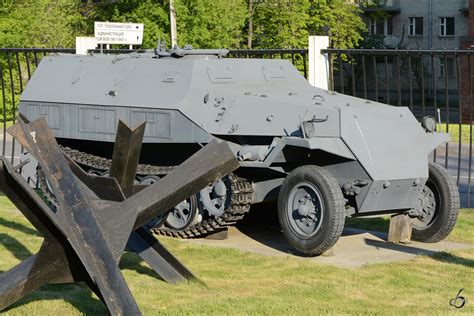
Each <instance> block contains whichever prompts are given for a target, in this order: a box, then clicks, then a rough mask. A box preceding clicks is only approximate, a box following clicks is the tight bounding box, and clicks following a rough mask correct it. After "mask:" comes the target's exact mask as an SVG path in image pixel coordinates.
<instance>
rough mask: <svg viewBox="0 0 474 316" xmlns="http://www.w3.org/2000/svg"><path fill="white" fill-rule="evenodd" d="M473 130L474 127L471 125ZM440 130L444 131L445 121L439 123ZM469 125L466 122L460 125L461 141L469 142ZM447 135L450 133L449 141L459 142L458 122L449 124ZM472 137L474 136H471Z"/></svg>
mask: <svg viewBox="0 0 474 316" xmlns="http://www.w3.org/2000/svg"><path fill="white" fill-rule="evenodd" d="M473 130H474V127H473ZM441 132H446V123H443V124H441ZM470 134H472V133H470V126H469V125H468V124H462V125H461V136H462V137H461V143H463V144H469V141H470V137H469V135H470ZM449 135H451V138H452V139H451V141H453V142H456V143H457V142H459V124H449ZM472 139H474V137H472Z"/></svg>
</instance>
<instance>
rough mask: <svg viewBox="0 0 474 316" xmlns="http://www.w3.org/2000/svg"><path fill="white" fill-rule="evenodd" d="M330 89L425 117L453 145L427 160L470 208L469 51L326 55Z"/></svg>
mask: <svg viewBox="0 0 474 316" xmlns="http://www.w3.org/2000/svg"><path fill="white" fill-rule="evenodd" d="M323 53H325V54H327V56H328V60H329V86H330V89H332V90H334V91H336V92H339V93H343V94H349V95H353V96H357V97H361V98H365V99H370V100H373V101H379V102H383V103H387V104H391V105H394V106H407V107H409V108H410V109H411V110H412V112H413V113H414V114H415V116H416V117H418V118H420V117H422V116H426V115H430V116H433V117H434V118H436V120H437V121H438V122H440V124H438V129H441V130H443V131H446V132H448V133H450V134H451V136H452V138H453V140H452V141H451V142H449V143H447V144H446V145H443V146H441V147H439V148H438V149H437V150H435V151H434V152H433V153H432V155H431V157H430V159H432V161H434V162H438V163H440V164H442V165H444V167H446V169H448V171H449V172H450V174H451V175H453V176H454V177H455V179H456V181H457V183H458V186H459V188H460V192H461V197H462V206H465V207H470V206H471V199H472V197H474V196H473V192H472V189H471V183H472V149H473V148H472V146H473V144H472V138H473V130H472V129H473V126H472V124H473V122H472V118H473V88H474V82H473V81H474V80H473V75H474V73H473V70H474V60H473V57H474V50H473V51H469V50H453V51H448V50H374V49H371V50H361V49H327V50H324V51H323Z"/></svg>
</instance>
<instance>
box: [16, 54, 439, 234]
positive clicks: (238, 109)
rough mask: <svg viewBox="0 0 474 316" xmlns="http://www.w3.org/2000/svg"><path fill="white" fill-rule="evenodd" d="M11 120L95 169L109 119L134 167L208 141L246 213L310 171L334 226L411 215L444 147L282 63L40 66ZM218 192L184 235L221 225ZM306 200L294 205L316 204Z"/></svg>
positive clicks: (111, 59) (187, 59) (402, 115)
mask: <svg viewBox="0 0 474 316" xmlns="http://www.w3.org/2000/svg"><path fill="white" fill-rule="evenodd" d="M20 113H22V114H23V115H25V116H26V117H28V118H29V119H35V118H37V117H39V116H45V117H46V118H47V120H48V123H49V125H50V127H51V128H52V129H53V131H54V133H55V136H56V137H57V138H58V140H59V142H60V143H62V144H63V145H64V146H68V147H71V148H74V149H77V150H79V151H80V152H86V153H88V154H91V155H94V156H104V157H107V156H110V154H111V152H112V147H111V144H112V142H113V140H114V139H115V128H116V126H117V121H118V120H119V119H120V120H123V121H125V122H128V123H129V124H130V125H136V124H139V123H141V122H143V121H146V129H145V137H144V147H143V150H142V157H141V161H142V162H143V163H147V164H150V165H154V166H162V167H163V166H166V167H170V166H171V167H172V166H173V165H178V164H179V163H181V162H182V161H184V160H185V159H186V158H187V157H189V156H190V155H191V154H192V153H193V152H195V151H197V150H198V149H199V148H200V146H201V145H202V144H205V143H208V142H210V141H211V140H212V139H213V138H219V139H223V140H226V141H227V142H228V143H229V144H230V145H231V148H232V150H233V152H234V154H235V155H236V157H238V158H239V161H240V166H241V168H240V169H239V170H237V171H236V173H235V175H234V176H236V177H239V178H242V179H246V180H247V182H248V183H249V184H250V183H251V193H252V197H251V198H250V201H248V202H249V203H259V202H262V201H269V200H274V199H276V197H277V195H278V193H279V192H280V194H281V192H282V191H281V190H280V187H281V185H282V183H283V182H284V180H285V179H286V178H287V176H288V174H291V172H293V171H294V170H296V169H298V168H299V167H302V166H307V165H312V166H318V167H319V168H321V169H322V170H323V171H324V172H328V173H330V175H331V176H332V177H333V178H334V179H335V182H336V183H337V186H338V187H339V190H340V193H341V195H342V196H343V197H344V201H346V202H345V203H344V212H345V214H344V215H356V216H361V215H364V214H374V213H376V214H378V213H398V212H405V211H410V210H411V211H412V213H413V212H414V213H416V214H418V215H419V214H421V213H422V209H423V206H422V204H420V203H421V202H420V196H422V192H423V189H424V188H425V184H426V182H427V180H428V179H429V168H428V154H429V153H430V152H431V151H432V150H433V149H434V148H436V147H437V146H438V145H439V144H441V143H443V142H445V141H447V140H448V135H447V134H443V133H437V132H434V131H433V130H430V129H429V128H426V126H425V128H424V127H422V126H421V125H420V123H419V122H418V121H417V120H416V119H415V117H414V116H413V115H412V113H411V112H410V111H409V109H408V108H406V107H392V106H388V105H384V104H379V103H375V102H370V101H367V100H362V99H358V98H354V97H349V96H345V95H339V94H336V93H333V92H328V91H324V90H321V89H318V88H314V87H312V86H310V85H309V84H308V82H307V81H306V80H305V79H304V78H303V77H302V76H301V75H300V73H299V72H298V70H297V69H295V68H294V66H293V65H292V64H291V63H289V62H288V61H285V60H261V59H258V60H257V59H248V60H241V59H230V58H218V57H217V56H213V55H207V56H206V55H204V56H201V55H199V56H196V55H192V54H189V56H184V57H181V58H173V57H167V58H159V56H156V55H154V54H142V55H136V54H131V55H117V56H109V55H93V56H71V55H60V56H49V57H46V58H44V59H43V60H42V62H41V63H40V65H39V67H38V69H37V70H36V72H35V74H34V76H33V78H32V79H31V80H30V82H29V83H28V86H27V87H26V89H25V91H24V93H23V95H22V97H21V103H20ZM89 167H90V166H89ZM157 176H159V175H157ZM229 183H230V182H229V181H223V184H214V186H212V185H211V186H210V188H207V190H208V193H209V196H210V198H209V197H208V196H207V194H206V193H201V197H198V198H197V199H196V200H197V201H195V202H193V201H192V199H191V200H190V201H189V202H188V206H187V207H186V209H187V210H188V211H189V209H190V208H193V206H192V205H191V204H192V203H195V204H196V205H198V206H197V207H196V208H199V207H201V208H202V205H204V209H206V205H207V209H208V212H207V214H206V212H204V213H203V212H202V211H201V212H200V215H196V216H194V215H193V216H194V217H193V218H192V221H190V222H188V223H187V224H188V226H187V227H188V228H193V227H194V228H196V227H197V226H199V223H200V222H202V221H203V220H205V219H206V218H208V217H211V218H219V217H220V216H223V215H224V214H225V209H226V208H229V205H230V204H231V203H230V201H231V200H232V197H231V195H232V194H228V191H231V190H232V188H231V185H230V184H229ZM316 189H317V188H316ZM226 190H227V193H226ZM304 190H306V189H304ZM313 191H314V190H313ZM313 191H312V189H309V191H308V192H309V193H308V194H303V195H304V196H307V195H309V196H313V197H314V196H316V198H312V199H311V200H317V194H316V193H317V191H318V190H316V191H314V192H316V193H314V194H313V193H311V192H313ZM305 192H306V191H305ZM203 195H205V196H206V197H205V198H203ZM323 195H324V194H323ZM296 196H298V194H296ZM301 200H304V198H301V197H300V198H299V201H300V202H298V203H300V204H301V203H303V204H304V203H307V202H306V201H303V202H301ZM308 201H309V200H308ZM217 202H219V203H217ZM206 203H207V204H206ZM216 203H217V204H216ZM308 203H309V202H308ZM212 204H214V206H215V209H212ZM290 204H291V203H290ZM316 204H317V203H316ZM305 205H307V204H305ZM292 207H294V208H295V209H299V213H298V214H300V215H301V214H303V215H301V216H303V217H304V216H307V214H306V213H308V212H307V211H306V209H305V210H303V208H301V207H300V208H298V205H293V206H292ZM322 208H323V207H322V206H321V205H320V206H319V207H318V205H313V206H311V207H309V210H310V211H309V212H310V213H311V212H313V213H314V212H316V213H317V211H314V209H316V210H317V209H322ZM413 210H417V211H413ZM197 213H199V212H196V214H197ZM313 213H311V214H313ZM316 213H314V214H316ZM305 214H306V215H305ZM199 216H200V217H201V218H199ZM310 217H311V216H310ZM311 218H312V217H311ZM311 221H312V220H305V221H304V222H305V223H307V222H311ZM316 221H317V220H316ZM311 223H312V224H311V225H312V226H315V225H313V224H314V223H313V222H311ZM196 225H197V226H196ZM305 225H306V224H305ZM311 225H310V226H311ZM297 226H298V225H297Z"/></svg>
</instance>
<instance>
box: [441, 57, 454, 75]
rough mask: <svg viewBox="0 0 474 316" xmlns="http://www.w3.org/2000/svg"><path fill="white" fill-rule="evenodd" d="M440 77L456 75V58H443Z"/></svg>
mask: <svg viewBox="0 0 474 316" xmlns="http://www.w3.org/2000/svg"><path fill="white" fill-rule="evenodd" d="M439 75H440V77H445V76H446V75H447V76H448V77H454V58H446V59H444V58H441V59H440V63H439Z"/></svg>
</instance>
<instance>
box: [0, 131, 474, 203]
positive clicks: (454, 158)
mask: <svg viewBox="0 0 474 316" xmlns="http://www.w3.org/2000/svg"><path fill="white" fill-rule="evenodd" d="M14 149H15V150H14V152H13V158H14V161H15V163H18V162H19V159H20V156H21V148H20V146H19V144H18V143H17V142H15V148H14ZM2 150H3V137H2V135H1V134H0V153H2ZM12 150H13V142H12V138H11V137H10V136H8V137H7V139H6V142H5V156H6V157H7V158H10V159H11V157H12ZM458 155H459V150H458V144H456V143H450V144H449V146H448V165H447V167H448V168H447V169H448V172H449V174H450V175H452V176H453V177H454V178H455V180H457V173H458ZM445 157H446V147H445V146H444V145H443V146H441V147H439V149H438V150H437V151H436V161H437V162H438V163H440V164H442V165H443V166H445V162H446V159H445ZM430 159H431V161H433V155H431V156H430ZM471 162H472V165H471V175H470V177H471V180H470V181H469V146H466V145H464V146H462V148H461V160H460V163H461V164H460V177H459V192H460V193H461V207H468V196H470V207H473V208H474V158H473V159H472V161H471ZM468 192H469V194H468Z"/></svg>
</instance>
